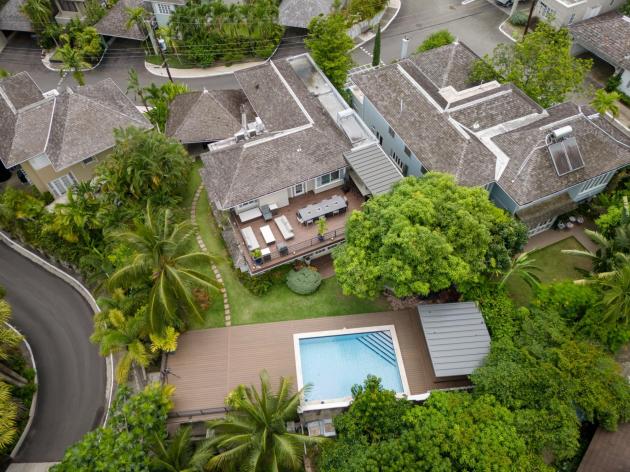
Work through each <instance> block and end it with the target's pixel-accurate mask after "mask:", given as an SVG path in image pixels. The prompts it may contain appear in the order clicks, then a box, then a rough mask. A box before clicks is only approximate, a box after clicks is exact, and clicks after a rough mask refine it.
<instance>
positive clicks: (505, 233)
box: [334, 173, 525, 297]
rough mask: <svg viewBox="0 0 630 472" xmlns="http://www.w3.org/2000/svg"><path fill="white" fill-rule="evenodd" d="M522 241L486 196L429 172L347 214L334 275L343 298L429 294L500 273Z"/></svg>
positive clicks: (519, 230)
mask: <svg viewBox="0 0 630 472" xmlns="http://www.w3.org/2000/svg"><path fill="white" fill-rule="evenodd" d="M524 235H525V231H524V229H522V224H521V223H518V222H516V221H515V220H514V219H513V218H512V217H511V216H509V215H508V214H507V213H506V212H504V211H503V210H501V209H499V208H497V207H496V206H495V205H493V204H492V203H491V202H490V200H489V199H488V194H487V192H486V191H485V190H483V189H481V188H469V187H461V186H458V185H457V184H456V183H455V180H454V178H453V177H452V176H449V175H446V174H438V173H428V174H427V175H426V176H424V177H420V178H418V177H407V178H406V179H404V180H403V181H401V182H399V183H398V184H397V185H396V186H395V187H394V189H393V190H392V192H391V193H389V194H387V195H382V196H378V197H376V198H372V199H371V200H369V201H368V202H367V203H366V204H365V205H364V206H363V210H362V211H355V212H354V213H353V214H352V216H351V217H350V218H349V220H348V223H347V225H346V244H345V245H344V246H342V247H341V248H340V249H339V250H337V251H336V252H335V254H334V263H335V270H336V272H337V277H338V279H339V282H340V283H341V286H342V288H343V290H344V293H346V294H353V295H357V296H359V297H374V296H376V295H377V294H378V293H379V292H380V291H381V290H383V289H384V288H385V287H387V288H390V289H391V290H393V292H394V293H395V294H396V296H407V295H414V294H422V295H427V294H429V293H430V292H437V291H439V290H443V289H447V288H449V287H451V286H452V285H453V284H462V283H465V282H472V281H475V280H477V279H478V278H479V276H480V275H481V274H483V273H485V272H488V271H496V270H501V269H502V270H506V269H507V268H508V267H509V263H510V259H511V256H512V255H513V254H514V253H515V252H516V251H518V250H520V249H521V247H522V245H523V243H524Z"/></svg>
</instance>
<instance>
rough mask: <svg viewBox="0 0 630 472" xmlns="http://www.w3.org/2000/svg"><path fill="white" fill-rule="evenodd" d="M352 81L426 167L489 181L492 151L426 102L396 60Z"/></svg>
mask: <svg viewBox="0 0 630 472" xmlns="http://www.w3.org/2000/svg"><path fill="white" fill-rule="evenodd" d="M353 80H354V82H355V83H356V84H357V85H358V87H359V88H360V89H361V91H362V92H363V93H364V94H365V96H366V97H367V98H368V99H369V100H370V102H371V103H372V104H373V105H374V106H375V107H376V108H377V109H378V110H379V112H380V113H381V115H382V116H383V117H384V118H385V120H387V122H388V123H389V125H390V126H391V127H392V129H393V130H394V132H395V133H397V134H398V135H399V136H400V137H401V138H402V140H403V141H404V142H405V143H406V144H407V146H408V147H409V149H410V150H411V151H412V152H413V154H414V155H415V156H416V157H417V158H418V159H419V160H420V161H421V162H422V164H423V165H424V166H425V167H426V168H427V169H428V170H433V171H440V172H448V173H450V174H453V175H455V177H456V178H457V180H458V182H459V183H460V184H463V185H485V184H487V183H489V182H492V181H493V180H494V165H495V157H494V155H493V154H492V153H491V152H490V151H489V150H488V149H486V148H485V147H484V146H483V144H482V143H481V142H480V141H479V140H478V139H477V138H475V137H474V136H472V135H468V136H465V135H464V134H463V133H462V130H458V129H457V128H456V125H455V124H454V123H452V122H451V121H449V119H448V116H447V115H446V114H445V113H443V112H441V111H440V110H438V109H437V108H436V107H435V106H433V105H431V104H430V103H429V102H428V101H427V99H426V98H425V97H424V96H423V95H422V93H421V92H420V91H419V90H418V89H417V87H416V86H415V85H414V84H413V83H412V82H411V81H410V80H409V79H408V78H407V77H405V76H404V74H402V73H401V71H400V70H399V68H398V65H397V64H393V65H389V66H386V67H383V68H381V69H377V70H375V71H371V72H368V73H366V74H361V75H359V76H355V77H353Z"/></svg>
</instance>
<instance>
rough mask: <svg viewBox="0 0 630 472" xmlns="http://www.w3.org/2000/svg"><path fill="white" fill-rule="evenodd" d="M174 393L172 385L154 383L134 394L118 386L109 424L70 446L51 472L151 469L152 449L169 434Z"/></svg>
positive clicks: (136, 471)
mask: <svg viewBox="0 0 630 472" xmlns="http://www.w3.org/2000/svg"><path fill="white" fill-rule="evenodd" d="M173 391H174V387H173V386H172V385H165V386H161V385H159V384H151V385H149V386H147V387H146V388H145V389H144V390H143V391H141V392H140V393H137V394H135V395H134V394H133V393H132V392H131V390H130V389H129V388H128V387H126V386H124V385H120V386H118V388H117V391H116V398H115V399H114V401H113V402H112V407H111V409H110V414H109V420H108V422H107V424H106V425H105V426H101V427H99V428H97V429H96V430H94V431H91V432H89V433H87V434H86V435H85V436H84V437H83V439H81V441H79V442H78V443H76V444H75V445H73V446H72V447H70V448H69V449H68V450H67V451H66V453H65V455H64V457H63V460H62V461H61V462H60V463H59V464H57V465H55V466H53V467H52V468H51V469H50V470H51V472H94V471H100V472H120V471H123V470H124V471H134V472H141V471H142V472H145V471H149V470H151V468H150V467H151V459H152V458H151V449H152V447H153V446H154V443H155V440H156V438H161V437H164V436H165V435H166V419H167V417H168V412H169V410H170V409H171V408H172V407H173V403H172V401H171V396H172V394H173Z"/></svg>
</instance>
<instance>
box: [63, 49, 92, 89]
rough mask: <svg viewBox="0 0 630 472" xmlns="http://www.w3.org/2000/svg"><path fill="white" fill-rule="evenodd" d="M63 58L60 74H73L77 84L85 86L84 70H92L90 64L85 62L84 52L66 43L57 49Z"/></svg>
mask: <svg viewBox="0 0 630 472" xmlns="http://www.w3.org/2000/svg"><path fill="white" fill-rule="evenodd" d="M57 51H58V52H59V55H60V56H61V62H62V66H61V69H60V70H59V73H60V74H61V75H62V76H63V75H65V74H66V73H68V72H72V77H73V78H74V80H76V82H77V84H79V85H85V75H84V74H83V69H88V68H90V63H89V62H87V61H86V60H85V56H84V54H83V51H81V50H79V49H75V48H73V47H72V46H71V45H70V43H66V44H64V45H63V46H61V47H60V48H59V49H57Z"/></svg>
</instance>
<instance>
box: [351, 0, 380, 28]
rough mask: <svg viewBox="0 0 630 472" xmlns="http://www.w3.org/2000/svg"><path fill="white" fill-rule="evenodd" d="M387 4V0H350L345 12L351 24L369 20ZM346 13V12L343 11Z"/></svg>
mask: <svg viewBox="0 0 630 472" xmlns="http://www.w3.org/2000/svg"><path fill="white" fill-rule="evenodd" d="M386 6H387V0H350V1H349V2H348V6H347V8H346V11H345V14H346V15H347V16H348V17H349V22H348V23H350V24H354V23H358V22H360V21H363V20H368V19H370V18H372V17H374V16H376V14H377V13H378V12H380V11H381V10H383V9H384V8H385V7H386ZM342 13H344V12H342Z"/></svg>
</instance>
